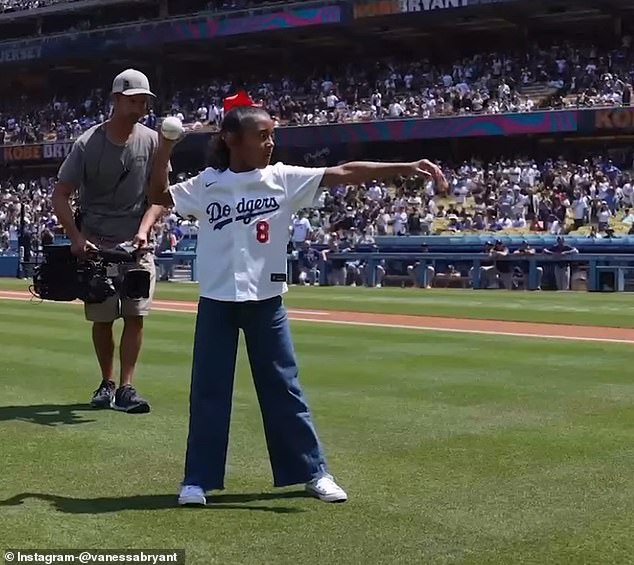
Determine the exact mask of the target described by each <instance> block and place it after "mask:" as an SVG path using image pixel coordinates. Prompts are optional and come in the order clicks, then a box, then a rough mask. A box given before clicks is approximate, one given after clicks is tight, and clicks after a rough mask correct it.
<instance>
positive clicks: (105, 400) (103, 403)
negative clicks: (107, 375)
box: [90, 381, 117, 408]
mask: <svg viewBox="0 0 634 565" xmlns="http://www.w3.org/2000/svg"><path fill="white" fill-rule="evenodd" d="M116 388H117V387H116V385H115V384H114V383H113V382H112V381H101V384H100V385H99V388H98V389H97V390H96V391H95V392H94V393H93V395H92V400H91V401H90V406H92V407H93V408H111V407H112V405H113V404H114V391H115V389H116Z"/></svg>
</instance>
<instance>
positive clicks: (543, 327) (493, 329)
mask: <svg viewBox="0 0 634 565" xmlns="http://www.w3.org/2000/svg"><path fill="white" fill-rule="evenodd" d="M0 299H4V300H21V301H26V300H37V299H33V297H31V295H30V294H29V293H27V292H16V291H0ZM74 304H78V305H81V302H75V303H74ZM153 309H154V310H158V311H162V312H181V313H183V312H192V313H193V312H195V311H196V303H195V302H184V301H166V300H155V301H154V305H153ZM289 317H290V318H291V320H294V321H300V322H316V323H322V324H339V325H355V326H370V327H385V328H399V329H412V330H425V331H442V332H452V333H473V334H489V335H503V336H515V337H533V338H542V339H563V340H574V341H596V342H613V343H634V329H626V328H606V327H594V326H572V325H555V324H533V323H528V322H503V321H495V320H473V319H466V318H441V317H430V316H404V315H397V314H373V313H367V312H342V311H336V310H319V311H315V310H297V309H290V310H289Z"/></svg>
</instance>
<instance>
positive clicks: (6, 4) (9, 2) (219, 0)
mask: <svg viewBox="0 0 634 565" xmlns="http://www.w3.org/2000/svg"><path fill="white" fill-rule="evenodd" d="M77 1H79V0H0V14H1V13H2V12H19V11H22V10H36V9H37V8H44V7H47V6H53V5H54V4H67V3H70V2H77ZM282 3H286V4H288V3H289V2H283V1H281V0H210V1H209V2H207V5H206V6H205V7H206V9H208V10H213V11H227V10H245V9H249V8H254V7H258V6H261V5H263V4H282Z"/></svg>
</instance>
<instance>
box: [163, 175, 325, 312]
mask: <svg viewBox="0 0 634 565" xmlns="http://www.w3.org/2000/svg"><path fill="white" fill-rule="evenodd" d="M325 170H326V169H325V168H306V167H293V166H290V165H284V164H282V163H277V164H275V165H269V166H268V167H266V168H265V169H256V170H253V171H249V172H246V173H234V172H232V171H230V170H228V169H227V170H226V171H218V170H216V169H212V168H207V169H205V170H204V171H202V172H201V173H200V174H199V175H198V176H196V177H193V178H191V179H189V180H187V181H185V182H182V183H178V184H175V185H172V186H170V189H169V190H170V193H171V195H172V199H173V200H174V207H175V209H176V212H178V214H180V215H181V216H183V217H188V216H193V217H194V218H196V219H197V220H198V221H199V224H200V227H199V230H198V244H197V247H196V255H197V267H198V279H199V282H200V295H201V296H202V297H204V298H211V299H214V300H222V301H230V302H245V301H248V300H266V299H268V298H273V297H274V296H279V295H281V294H283V293H285V292H286V291H287V290H288V286H287V284H286V277H287V274H286V270H287V253H286V246H287V244H288V240H289V226H290V223H291V216H292V215H293V214H294V213H295V212H297V211H298V210H301V209H302V208H311V207H314V206H317V204H318V201H319V197H320V196H321V194H320V193H319V187H320V183H321V180H322V178H323V175H324V172H325Z"/></svg>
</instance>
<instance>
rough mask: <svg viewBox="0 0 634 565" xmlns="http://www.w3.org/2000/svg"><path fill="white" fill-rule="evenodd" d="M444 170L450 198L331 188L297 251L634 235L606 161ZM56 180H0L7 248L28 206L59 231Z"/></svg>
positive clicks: (618, 180) (167, 222)
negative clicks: (456, 237) (437, 239)
mask: <svg viewBox="0 0 634 565" xmlns="http://www.w3.org/2000/svg"><path fill="white" fill-rule="evenodd" d="M443 169H444V171H445V174H446V176H447V178H448V181H449V193H448V194H438V193H437V191H436V188H435V186H434V184H433V183H432V182H431V181H428V180H426V179H424V178H415V177H412V178H400V179H395V181H394V182H393V183H389V184H386V183H378V182H375V183H369V184H368V185H360V186H339V187H336V188H333V189H331V190H329V191H328V192H325V193H324V194H323V197H322V205H321V206H320V207H319V208H315V209H311V210H304V211H302V212H301V213H299V214H298V215H297V217H295V218H293V221H292V225H291V226H289V239H290V241H291V244H292V246H293V247H294V248H299V247H300V246H301V245H302V244H303V242H304V241H310V242H314V243H317V244H321V245H329V244H330V243H332V242H333V241H334V242H338V241H344V242H346V243H347V244H349V245H363V244H368V245H371V244H373V243H374V242H375V238H376V237H377V236H381V235H398V236H407V235H435V234H449V233H500V232H514V233H529V232H534V233H548V234H552V235H561V234H568V233H571V232H574V233H577V234H581V235H584V236H587V237H614V236H615V231H616V232H617V233H618V232H630V233H634V185H633V184H632V178H631V176H630V173H629V172H625V171H622V170H621V169H619V168H618V167H617V166H615V165H614V163H613V162H612V161H611V160H609V159H607V158H599V157H597V158H594V159H591V160H584V161H582V162H578V163H573V162H569V161H566V160H564V159H561V158H560V159H549V160H546V161H544V162H541V163H538V162H536V161H534V160H529V159H516V160H511V161H498V162H492V163H480V162H477V161H471V162H465V163H462V164H458V165H450V164H444V166H443ZM184 176H185V175H181V177H184ZM54 182H55V179H54V178H46V177H42V178H39V179H31V180H28V181H24V180H23V181H17V180H15V179H9V180H6V181H2V182H0V234H1V241H2V243H1V245H0V249H4V250H6V249H8V247H9V241H16V239H17V235H18V232H19V226H20V210H21V206H24V211H25V213H24V221H25V225H26V226H27V228H28V230H29V231H30V232H33V233H41V232H42V231H44V230H48V231H50V232H51V233H53V234H55V233H60V228H59V226H58V222H57V218H56V217H55V215H54V214H53V211H52V207H51V200H50V196H51V192H52V188H53V186H54ZM197 229H198V225H197V223H196V222H192V221H190V220H186V219H182V218H178V217H177V216H176V215H175V214H173V213H169V214H168V215H167V216H166V217H165V219H164V225H161V226H160V227H159V229H158V230H157V235H159V236H161V237H163V236H164V235H165V234H174V235H175V237H176V241H177V240H178V239H180V238H182V237H185V236H188V235H191V234H194V233H196V231H197Z"/></svg>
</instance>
